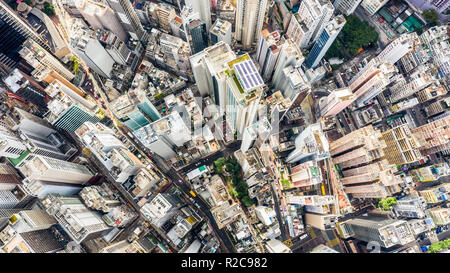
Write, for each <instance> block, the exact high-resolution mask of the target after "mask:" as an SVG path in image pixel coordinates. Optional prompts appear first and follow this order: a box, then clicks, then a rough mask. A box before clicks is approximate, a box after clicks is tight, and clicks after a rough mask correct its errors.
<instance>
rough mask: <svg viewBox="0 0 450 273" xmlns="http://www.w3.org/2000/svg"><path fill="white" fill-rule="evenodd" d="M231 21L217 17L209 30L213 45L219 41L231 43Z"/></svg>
mask: <svg viewBox="0 0 450 273" xmlns="http://www.w3.org/2000/svg"><path fill="white" fill-rule="evenodd" d="M231 38H232V37H231V23H230V22H228V21H225V20H221V19H217V20H216V21H215V22H214V24H213V25H212V27H211V29H210V30H209V40H210V42H211V45H215V44H216V43H217V42H219V41H224V42H225V43H227V44H229V45H231Z"/></svg>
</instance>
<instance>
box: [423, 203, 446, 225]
mask: <svg viewBox="0 0 450 273" xmlns="http://www.w3.org/2000/svg"><path fill="white" fill-rule="evenodd" d="M428 213H429V214H430V215H431V218H432V219H433V222H434V223H435V224H436V225H439V226H444V225H448V224H449V223H450V209H449V208H442V207H434V208H432V209H429V210H428Z"/></svg>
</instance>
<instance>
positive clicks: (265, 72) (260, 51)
mask: <svg viewBox="0 0 450 273" xmlns="http://www.w3.org/2000/svg"><path fill="white" fill-rule="evenodd" d="M280 38H281V35H280V33H279V32H278V31H274V32H272V33H269V31H268V30H267V29H263V30H262V31H261V37H260V38H259V43H258V47H257V51H256V61H257V62H258V63H259V73H260V74H261V77H262V78H263V79H264V80H265V81H268V80H270V79H271V77H272V73H273V70H274V68H275V64H276V62H277V60H278V55H279V54H280Z"/></svg>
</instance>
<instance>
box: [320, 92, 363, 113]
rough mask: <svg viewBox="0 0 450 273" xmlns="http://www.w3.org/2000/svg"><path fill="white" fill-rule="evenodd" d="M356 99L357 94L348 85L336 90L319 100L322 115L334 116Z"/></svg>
mask: <svg viewBox="0 0 450 273" xmlns="http://www.w3.org/2000/svg"><path fill="white" fill-rule="evenodd" d="M354 99H355V95H353V93H352V92H351V91H350V89H348V88H346V87H344V88H341V89H337V90H334V91H332V92H331V94H330V95H328V96H326V97H323V98H321V99H320V100H319V109H320V115H321V116H322V117H334V116H336V115H337V114H338V113H340V112H341V111H342V110H344V109H345V108H347V107H348V106H349V105H350V104H352V102H353V101H354Z"/></svg>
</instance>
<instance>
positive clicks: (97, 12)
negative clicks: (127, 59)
mask: <svg viewBox="0 0 450 273" xmlns="http://www.w3.org/2000/svg"><path fill="white" fill-rule="evenodd" d="M75 5H76V7H77V9H78V10H79V11H80V13H81V15H82V16H83V18H84V19H85V20H86V21H87V22H88V23H89V25H90V26H91V27H92V28H93V29H94V30H98V29H107V30H109V31H111V32H113V33H114V34H116V35H117V36H118V37H119V38H120V39H121V40H122V41H126V40H127V38H128V35H127V33H126V32H125V30H124V29H123V26H122V24H121V23H120V21H119V19H118V18H117V16H116V15H115V14H114V11H113V10H112V9H111V8H110V7H108V6H107V5H104V4H102V3H101V2H94V1H90V0H77V1H75Z"/></svg>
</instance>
